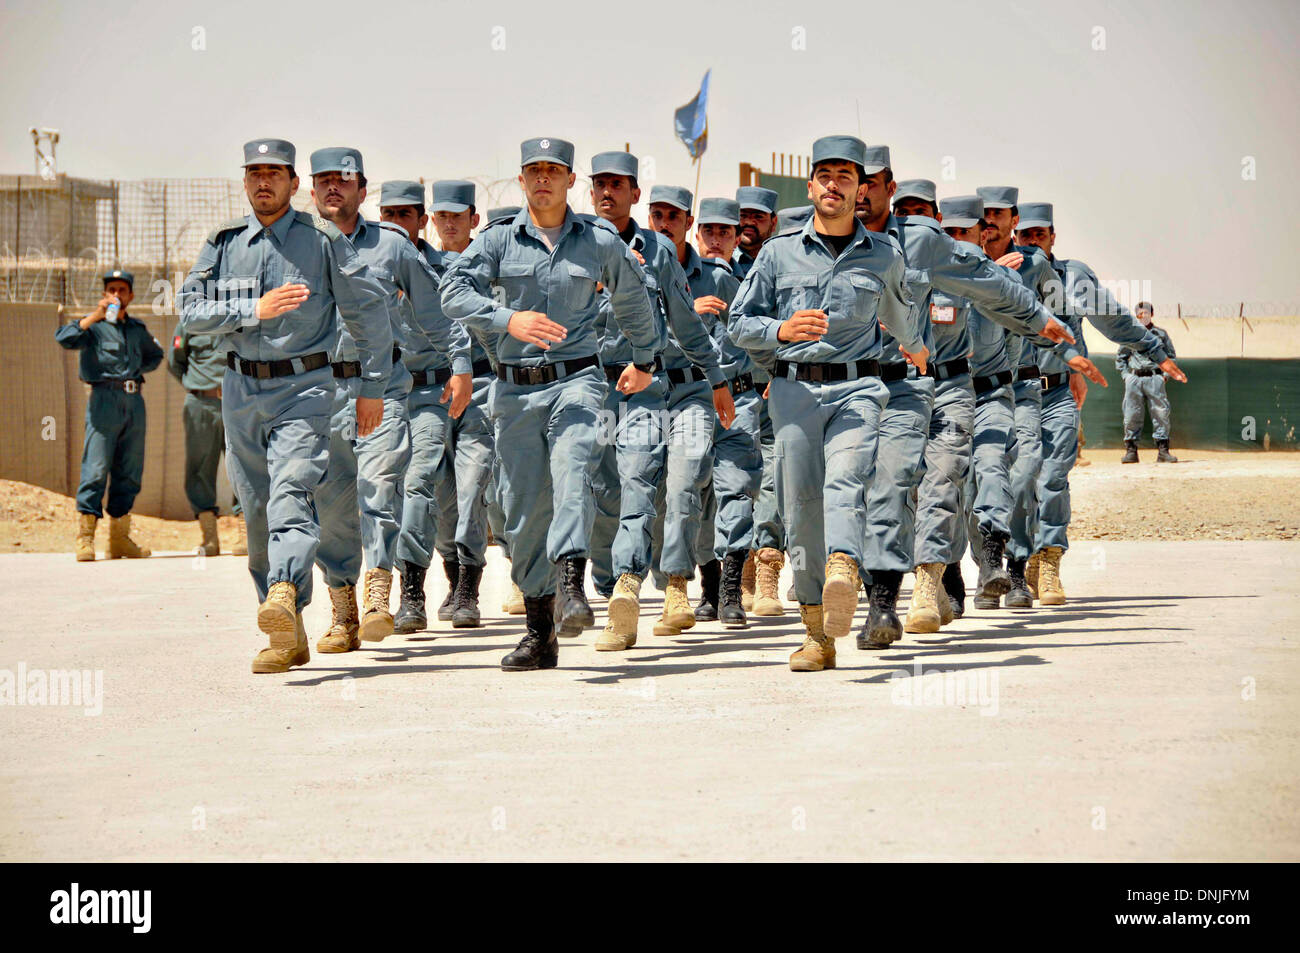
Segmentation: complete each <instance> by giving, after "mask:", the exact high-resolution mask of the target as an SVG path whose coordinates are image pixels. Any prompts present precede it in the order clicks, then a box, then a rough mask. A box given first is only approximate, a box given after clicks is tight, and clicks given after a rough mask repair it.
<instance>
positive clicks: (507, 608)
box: [501, 580, 525, 615]
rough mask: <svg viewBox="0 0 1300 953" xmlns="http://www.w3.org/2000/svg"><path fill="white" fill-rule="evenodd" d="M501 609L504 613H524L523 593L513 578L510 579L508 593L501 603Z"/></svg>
mask: <svg viewBox="0 0 1300 953" xmlns="http://www.w3.org/2000/svg"><path fill="white" fill-rule="evenodd" d="M501 611H502V612H504V613H505V614H506V615H523V614H524V611H525V609H524V594H523V593H522V592H520V591H519V587H518V586H516V585H515V583H514V580H511V581H510V595H509V596H508V597H507V598H506V601H505V602H503V603H501Z"/></svg>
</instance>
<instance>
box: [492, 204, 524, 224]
mask: <svg viewBox="0 0 1300 953" xmlns="http://www.w3.org/2000/svg"><path fill="white" fill-rule="evenodd" d="M522 210H523V206H522V205H502V206H501V207H500V208H490V209H488V213H487V223H488V224H489V225H495V224H496V223H497V222H504V221H506V220H507V219H511V218H514V217H515V216H516V215H518V214H519V213H520V211H522Z"/></svg>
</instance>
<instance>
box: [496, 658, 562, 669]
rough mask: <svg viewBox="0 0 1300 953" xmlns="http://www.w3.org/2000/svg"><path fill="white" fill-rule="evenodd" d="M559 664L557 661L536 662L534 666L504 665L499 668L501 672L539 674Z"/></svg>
mask: <svg viewBox="0 0 1300 953" xmlns="http://www.w3.org/2000/svg"><path fill="white" fill-rule="evenodd" d="M559 664H560V661H559V659H556V660H555V661H553V662H552V661H545V662H538V663H537V664H536V665H505V664H503V665H502V666H501V671H503V672H540V671H542V670H544V669H552V668H555V667H557V666H558V665H559Z"/></svg>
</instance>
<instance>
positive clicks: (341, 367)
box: [330, 361, 361, 381]
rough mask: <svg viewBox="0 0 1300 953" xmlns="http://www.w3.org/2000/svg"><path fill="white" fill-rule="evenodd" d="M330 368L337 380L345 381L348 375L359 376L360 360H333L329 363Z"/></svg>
mask: <svg viewBox="0 0 1300 953" xmlns="http://www.w3.org/2000/svg"><path fill="white" fill-rule="evenodd" d="M330 370H331V371H333V373H334V376H335V377H337V378H338V379H339V380H341V381H345V380H347V379H348V378H350V377H360V376H361V362H360V361H335V362H334V363H333V364H331V365H330Z"/></svg>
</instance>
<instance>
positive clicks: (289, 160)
mask: <svg viewBox="0 0 1300 953" xmlns="http://www.w3.org/2000/svg"><path fill="white" fill-rule="evenodd" d="M297 155H298V152H297V150H296V149H294V147H293V143H292V142H290V141H289V140H287V139H254V140H253V141H252V142H245V143H244V167H245V168H247V167H248V166H250V165H287V166H292V165H293V160H294V159H295V158H296V157H297Z"/></svg>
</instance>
